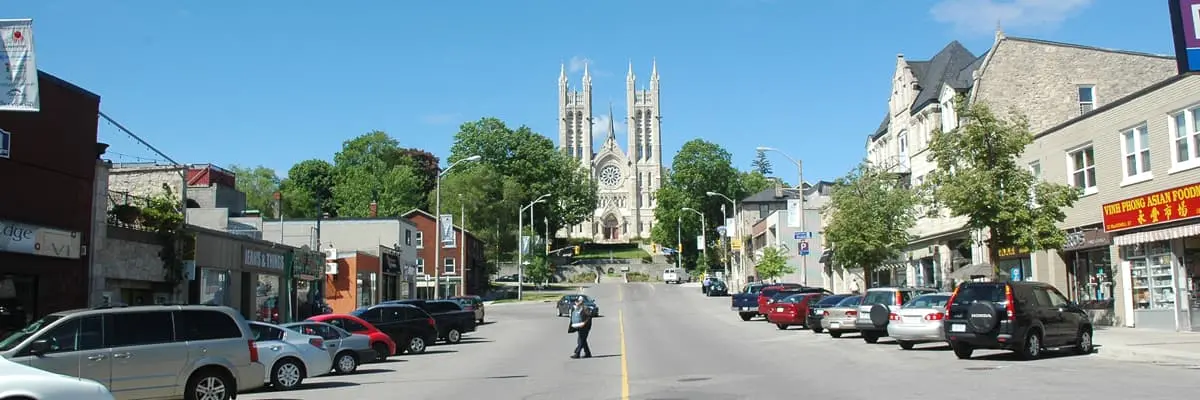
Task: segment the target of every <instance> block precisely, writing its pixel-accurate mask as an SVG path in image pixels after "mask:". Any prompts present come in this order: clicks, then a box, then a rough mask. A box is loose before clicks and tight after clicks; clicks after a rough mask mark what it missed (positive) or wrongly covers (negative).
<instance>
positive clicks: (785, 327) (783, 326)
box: [775, 324, 788, 331]
mask: <svg viewBox="0 0 1200 400" xmlns="http://www.w3.org/2000/svg"><path fill="white" fill-rule="evenodd" d="M775 326H776V327H778V328H779V330H781V331H786V330H787V328H788V325H787V324H775Z"/></svg>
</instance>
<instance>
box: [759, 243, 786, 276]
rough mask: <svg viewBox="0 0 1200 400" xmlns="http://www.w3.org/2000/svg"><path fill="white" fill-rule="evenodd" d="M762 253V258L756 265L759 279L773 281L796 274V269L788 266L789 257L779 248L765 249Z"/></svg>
mask: <svg viewBox="0 0 1200 400" xmlns="http://www.w3.org/2000/svg"><path fill="white" fill-rule="evenodd" d="M762 252H763V254H762V257H759V259H758V263H757V264H755V265H754V270H755V272H756V274H757V275H758V278H759V279H762V280H764V281H765V280H771V279H775V278H779V277H781V276H784V275H787V274H790V273H793V272H796V268H795V267H793V266H791V265H789V264H788V262H787V259H788V258H787V255H785V254H784V251H783V250H780V249H779V248H778V247H764V248H763V249H762Z"/></svg>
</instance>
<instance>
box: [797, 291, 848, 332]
mask: <svg viewBox="0 0 1200 400" xmlns="http://www.w3.org/2000/svg"><path fill="white" fill-rule="evenodd" d="M852 296H854V295H850V294H834V295H829V296H825V297H822V298H821V301H818V302H817V303H816V304H811V305H809V306H808V316H807V318H806V319H805V322H804V325H806V326H808V327H809V328H810V329H812V331H813V333H821V332H824V331H825V328H822V327H821V318H823V317H824V316H825V315H824V313H825V308H826V307H834V306H836V305H837V304H838V303H840V302H841V301H842V300H845V299H846V298H847V297H852Z"/></svg>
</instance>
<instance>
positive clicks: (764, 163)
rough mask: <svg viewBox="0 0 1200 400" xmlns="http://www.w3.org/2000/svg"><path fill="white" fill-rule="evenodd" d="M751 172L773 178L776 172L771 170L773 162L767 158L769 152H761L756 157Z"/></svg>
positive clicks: (751, 164)
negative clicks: (772, 174)
mask: <svg viewBox="0 0 1200 400" xmlns="http://www.w3.org/2000/svg"><path fill="white" fill-rule="evenodd" d="M750 167H751V168H750V171H752V172H757V173H759V175H762V176H771V173H772V172H774V170H772V168H771V160H770V159H768V158H767V152H765V151H762V150H759V151H758V153H756V154H755V155H754V161H753V162H751V163H750Z"/></svg>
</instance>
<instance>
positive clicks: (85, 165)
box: [0, 71, 106, 332]
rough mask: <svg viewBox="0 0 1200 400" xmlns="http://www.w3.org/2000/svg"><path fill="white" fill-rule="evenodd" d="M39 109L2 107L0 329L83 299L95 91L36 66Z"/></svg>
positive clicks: (96, 150)
mask: <svg viewBox="0 0 1200 400" xmlns="http://www.w3.org/2000/svg"><path fill="white" fill-rule="evenodd" d="M38 85H39V89H40V96H41V111H38V112H0V129H2V130H4V131H5V132H7V133H8V135H9V137H10V140H11V142H10V143H11V147H10V150H11V152H10V153H9V154H8V156H7V157H0V176H2V177H4V183H5V191H4V193H5V195H4V196H0V232H2V233H3V234H2V235H0V307H3V308H6V309H10V310H16V312H15V313H14V314H10V315H9V316H6V317H0V332H6V331H8V330H11V329H13V327H14V326H16V327H18V328H19V326H23V325H25V323H27V322H28V321H29V320H32V319H34V318H38V317H41V316H44V315H46V314H48V313H51V312H55V311H61V310H66V309H71V308H78V307H84V306H86V305H87V296H88V289H87V288H88V270H89V261H88V254H87V245H88V243H89V238H90V236H91V232H92V231H93V229H92V225H93V224H92V221H93V219H92V218H93V217H92V214H93V207H92V199H93V197H94V196H93V183H94V180H95V176H96V169H97V163H98V162H99V161H98V159H99V155H100V154H101V153H103V150H102V149H103V148H104V147H106V146H104V145H100V144H98V143H96V127H97V118H98V114H99V112H100V96H98V95H96V94H95V93H91V92H89V91H87V90H85V89H82V88H80V87H78V86H75V85H73V84H71V83H69V82H67V81H64V80H62V79H60V78H57V77H55V76H53V75H50V74H48V73H45V72H40V71H39V72H38Z"/></svg>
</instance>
